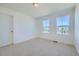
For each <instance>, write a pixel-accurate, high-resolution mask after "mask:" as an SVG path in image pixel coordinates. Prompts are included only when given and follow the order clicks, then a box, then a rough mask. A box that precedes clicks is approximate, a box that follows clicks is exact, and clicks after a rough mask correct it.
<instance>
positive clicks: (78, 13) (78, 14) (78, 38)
mask: <svg viewBox="0 0 79 59" xmlns="http://www.w3.org/2000/svg"><path fill="white" fill-rule="evenodd" d="M75 46H76V49H77V51H78V53H79V5H77V6H76V8H75Z"/></svg>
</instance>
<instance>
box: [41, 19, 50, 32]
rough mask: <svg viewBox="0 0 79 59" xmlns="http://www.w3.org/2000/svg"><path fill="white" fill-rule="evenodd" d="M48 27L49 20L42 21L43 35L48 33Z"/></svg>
mask: <svg viewBox="0 0 79 59" xmlns="http://www.w3.org/2000/svg"><path fill="white" fill-rule="evenodd" d="M49 26H50V22H49V19H47V20H43V33H49V31H50V28H49Z"/></svg>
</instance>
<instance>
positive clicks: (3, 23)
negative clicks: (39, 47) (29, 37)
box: [0, 14, 13, 47]
mask: <svg viewBox="0 0 79 59" xmlns="http://www.w3.org/2000/svg"><path fill="white" fill-rule="evenodd" d="M12 43H13V17H12V16H9V15H6V14H0V47H2V46H6V45H9V44H12Z"/></svg>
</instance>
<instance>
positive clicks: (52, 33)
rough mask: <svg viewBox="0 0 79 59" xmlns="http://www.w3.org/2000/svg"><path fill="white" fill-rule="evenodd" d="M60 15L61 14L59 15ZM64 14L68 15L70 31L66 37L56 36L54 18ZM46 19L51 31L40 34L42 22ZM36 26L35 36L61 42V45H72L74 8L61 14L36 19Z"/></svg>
mask: <svg viewBox="0 0 79 59" xmlns="http://www.w3.org/2000/svg"><path fill="white" fill-rule="evenodd" d="M61 13H62V14H61ZM64 14H69V15H70V28H69V29H70V31H69V35H67V36H62V35H57V34H56V19H55V18H56V16H60V15H64ZM46 18H50V22H51V25H50V28H51V31H50V33H47V34H45V33H42V31H43V29H42V20H43V19H46ZM36 22H37V23H36V24H37V32H38V33H37V35H38V37H40V38H46V39H49V40H56V41H58V42H62V43H66V44H71V45H74V8H71V9H69V10H64V11H62V12H57V13H54V14H51V15H47V16H44V17H41V18H37V19H36Z"/></svg>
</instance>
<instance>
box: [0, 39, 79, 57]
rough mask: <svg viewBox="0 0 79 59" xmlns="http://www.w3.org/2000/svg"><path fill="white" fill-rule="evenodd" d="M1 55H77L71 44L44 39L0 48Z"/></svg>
mask: <svg viewBox="0 0 79 59" xmlns="http://www.w3.org/2000/svg"><path fill="white" fill-rule="evenodd" d="M0 55H1V56H77V55H78V53H77V51H76V49H75V48H74V47H73V46H68V45H63V44H60V43H54V42H52V41H49V40H45V39H33V40H29V41H26V42H23V43H20V44H16V45H14V46H13V45H10V46H6V47H2V48H0Z"/></svg>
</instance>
